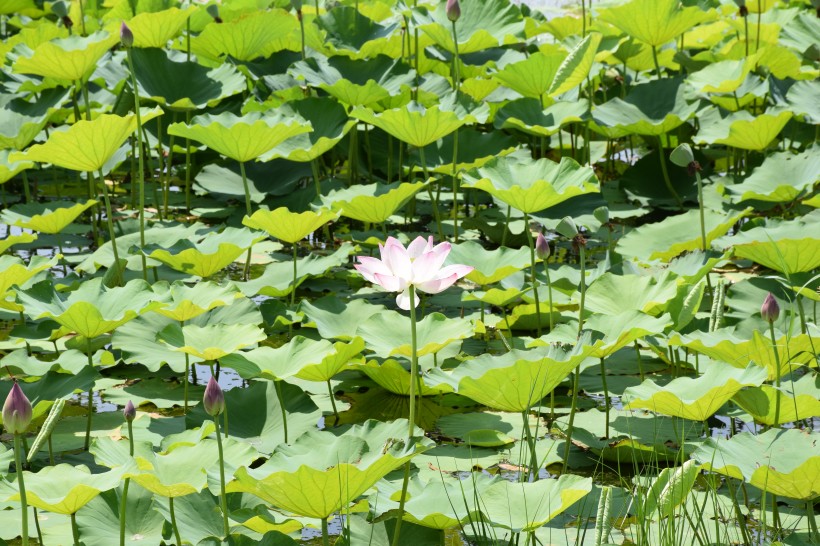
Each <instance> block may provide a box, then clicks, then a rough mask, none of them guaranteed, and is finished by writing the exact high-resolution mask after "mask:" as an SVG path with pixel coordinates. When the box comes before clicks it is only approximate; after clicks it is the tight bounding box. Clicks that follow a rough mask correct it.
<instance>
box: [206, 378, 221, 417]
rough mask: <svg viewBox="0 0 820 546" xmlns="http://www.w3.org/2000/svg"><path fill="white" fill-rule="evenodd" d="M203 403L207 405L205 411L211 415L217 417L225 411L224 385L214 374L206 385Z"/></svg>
mask: <svg viewBox="0 0 820 546" xmlns="http://www.w3.org/2000/svg"><path fill="white" fill-rule="evenodd" d="M202 405H203V406H204V407H205V413H207V414H208V415H210V416H211V417H216V416H217V415H219V414H220V413H222V412H223V411H225V395H224V394H222V387H220V386H219V383H217V382H216V379H214V377H213V376H211V378H210V379H209V380H208V386H207V387H205V396H204V397H203V398H202Z"/></svg>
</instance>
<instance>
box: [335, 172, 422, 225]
mask: <svg viewBox="0 0 820 546" xmlns="http://www.w3.org/2000/svg"><path fill="white" fill-rule="evenodd" d="M424 186H425V183H424V182H413V183H410V182H401V183H399V182H394V183H393V184H357V185H355V186H351V187H349V188H345V189H341V190H333V191H331V192H330V193H329V194H328V195H326V196H323V197H322V204H323V205H324V206H329V207H330V208H331V210H339V211H341V215H342V216H345V217H347V218H352V219H354V220H359V221H360V222H372V223H374V224H380V223H382V222H386V221H387V219H388V218H390V217H391V216H392V215H393V214H395V213H396V211H397V210H399V209H400V208H401V207H403V206H404V205H405V204H406V203H407V202H408V201H410V198H412V197H413V196H414V195H416V193H418V192H419V191H420V190H421V189H422V188H423V187H424Z"/></svg>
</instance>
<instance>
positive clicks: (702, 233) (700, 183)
mask: <svg viewBox="0 0 820 546" xmlns="http://www.w3.org/2000/svg"><path fill="white" fill-rule="evenodd" d="M695 180H697V182H698V208H699V209H700V244H701V247H702V248H703V252H706V251H707V250H708V248H707V246H706V220H705V218H704V210H703V180H702V179H701V178H700V172H698V170H697V169H695ZM708 278H709V277H708V276H707V279H708Z"/></svg>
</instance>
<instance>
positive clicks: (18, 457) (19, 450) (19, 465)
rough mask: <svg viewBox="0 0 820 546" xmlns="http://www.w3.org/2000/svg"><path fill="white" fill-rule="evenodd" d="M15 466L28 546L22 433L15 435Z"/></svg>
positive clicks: (24, 542) (25, 540)
mask: <svg viewBox="0 0 820 546" xmlns="http://www.w3.org/2000/svg"><path fill="white" fill-rule="evenodd" d="M14 468H15V470H17V487H18V488H19V490H20V507H21V508H22V510H23V519H22V522H21V523H22V524H23V527H22V542H21V544H22V545H23V546H28V503H27V502H26V482H25V480H24V479H23V444H22V442H21V440H20V435H19V434H15V435H14Z"/></svg>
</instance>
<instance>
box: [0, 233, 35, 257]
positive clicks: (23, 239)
mask: <svg viewBox="0 0 820 546" xmlns="http://www.w3.org/2000/svg"><path fill="white" fill-rule="evenodd" d="M36 240H37V234H35V233H26V232H25V231H24V232H23V233H21V234H19V235H9V236H7V237H6V238H5V239H0V254H4V253H5V252H6V251H7V250H8V249H10V248H11V247H13V246H14V245H21V244H22V245H24V244H26V243H30V242H32V241H36Z"/></svg>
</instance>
